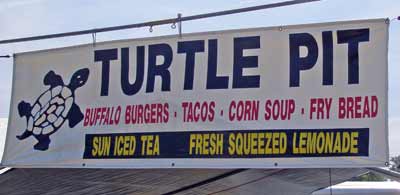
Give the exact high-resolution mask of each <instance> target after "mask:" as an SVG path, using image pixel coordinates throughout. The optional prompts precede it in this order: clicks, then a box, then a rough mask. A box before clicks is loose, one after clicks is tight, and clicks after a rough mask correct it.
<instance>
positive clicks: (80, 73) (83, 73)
mask: <svg viewBox="0 0 400 195" xmlns="http://www.w3.org/2000/svg"><path fill="white" fill-rule="evenodd" d="M88 77H89V69H88V68H82V69H80V70H77V71H76V72H75V73H74V74H73V75H72V77H71V81H70V83H69V85H68V86H69V87H70V88H71V90H72V91H73V90H75V89H76V88H78V87H81V86H82V85H84V84H85V83H86V81H87V80H88Z"/></svg>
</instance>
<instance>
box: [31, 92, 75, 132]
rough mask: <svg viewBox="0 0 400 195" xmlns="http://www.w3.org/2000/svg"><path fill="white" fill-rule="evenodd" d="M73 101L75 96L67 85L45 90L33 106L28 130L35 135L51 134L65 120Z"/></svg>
mask: <svg viewBox="0 0 400 195" xmlns="http://www.w3.org/2000/svg"><path fill="white" fill-rule="evenodd" d="M73 102H74V96H73V94H72V91H71V89H69V88H68V87H67V86H64V85H63V86H56V87H54V88H50V89H49V90H47V91H45V92H43V93H42V94H41V95H40V96H39V98H38V99H37V100H36V102H35V103H34V104H33V106H32V111H31V116H30V117H29V119H28V126H27V131H31V132H32V133H33V134H34V135H41V134H42V135H51V134H52V133H54V132H55V131H56V130H57V129H58V128H60V127H61V125H62V124H63V123H64V122H65V120H66V119H67V115H68V112H69V110H70V108H71V106H72V104H73Z"/></svg>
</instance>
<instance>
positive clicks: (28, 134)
mask: <svg viewBox="0 0 400 195" xmlns="http://www.w3.org/2000/svg"><path fill="white" fill-rule="evenodd" d="M31 135H32V131H27V130H25V131H24V132H23V133H22V134H21V135H17V136H16V137H17V138H18V139H19V140H23V139H25V138H27V137H29V136H31Z"/></svg>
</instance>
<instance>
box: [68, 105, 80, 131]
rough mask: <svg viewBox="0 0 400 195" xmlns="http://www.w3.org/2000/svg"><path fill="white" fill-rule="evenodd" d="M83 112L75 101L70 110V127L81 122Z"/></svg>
mask: <svg viewBox="0 0 400 195" xmlns="http://www.w3.org/2000/svg"><path fill="white" fill-rule="evenodd" d="M83 117H84V116H83V113H82V111H81V109H80V108H79V106H78V105H76V104H75V102H74V103H73V104H72V106H71V109H70V110H69V112H68V115H67V119H68V121H69V127H70V128H73V127H75V125H77V124H78V123H79V122H81V121H82V120H83Z"/></svg>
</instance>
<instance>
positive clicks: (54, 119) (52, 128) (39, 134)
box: [17, 68, 89, 151]
mask: <svg viewBox="0 0 400 195" xmlns="http://www.w3.org/2000/svg"><path fill="white" fill-rule="evenodd" d="M88 77H89V69H87V68H83V69H80V70H78V71H76V72H75V73H74V74H73V75H72V77H71V81H70V83H69V84H68V85H65V84H64V81H63V79H62V77H61V76H60V75H57V74H56V73H54V71H50V72H48V73H47V74H46V76H45V77H44V79H43V83H44V85H46V86H50V88H49V89H47V90H46V91H44V92H43V93H42V94H41V95H40V96H39V97H38V98H37V99H36V101H35V102H34V103H33V105H32V106H31V104H29V103H27V102H25V101H21V102H20V103H19V104H18V112H19V115H20V117H26V129H25V131H24V132H23V133H22V134H21V135H17V138H18V139H19V140H23V139H26V138H28V137H30V136H31V135H33V136H34V137H35V138H36V139H37V140H38V142H37V143H36V144H35V145H34V147H33V148H34V149H35V150H42V151H43V150H47V149H48V148H49V144H50V135H52V134H53V133H55V132H56V131H57V130H58V129H59V128H60V127H61V126H62V125H63V124H64V122H65V121H66V120H68V122H69V127H70V128H73V127H74V126H75V125H77V124H78V123H79V122H81V121H82V119H83V113H82V111H81V110H80V108H79V106H78V105H76V103H75V90H76V89H77V88H79V87H81V86H83V85H84V84H85V83H86V81H87V79H88Z"/></svg>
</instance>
